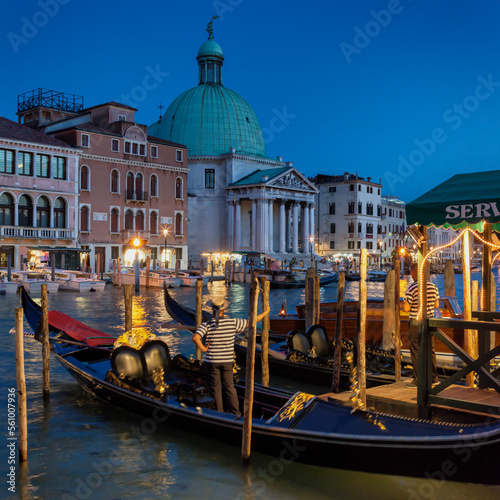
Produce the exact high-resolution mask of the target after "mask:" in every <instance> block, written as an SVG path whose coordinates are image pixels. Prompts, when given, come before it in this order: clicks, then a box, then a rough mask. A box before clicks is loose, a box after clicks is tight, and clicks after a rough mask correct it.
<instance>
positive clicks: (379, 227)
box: [377, 224, 382, 234]
mask: <svg viewBox="0 0 500 500" xmlns="http://www.w3.org/2000/svg"><path fill="white" fill-rule="evenodd" d="M377 234H382V225H381V224H379V225H378V226H377Z"/></svg>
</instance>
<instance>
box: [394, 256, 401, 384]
mask: <svg viewBox="0 0 500 500" xmlns="http://www.w3.org/2000/svg"><path fill="white" fill-rule="evenodd" d="M400 267H401V261H399V260H397V261H396V262H395V265H394V271H395V275H394V372H395V373H394V377H395V381H396V382H401V314H400V302H399V295H400V288H399V286H400V281H401V280H400V276H401V270H400Z"/></svg>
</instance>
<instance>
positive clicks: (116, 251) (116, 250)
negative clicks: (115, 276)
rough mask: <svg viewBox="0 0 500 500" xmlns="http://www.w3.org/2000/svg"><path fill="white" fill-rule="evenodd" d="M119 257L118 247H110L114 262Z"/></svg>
mask: <svg viewBox="0 0 500 500" xmlns="http://www.w3.org/2000/svg"><path fill="white" fill-rule="evenodd" d="M119 257H120V247H111V258H112V259H113V260H116V259H118V258H119Z"/></svg>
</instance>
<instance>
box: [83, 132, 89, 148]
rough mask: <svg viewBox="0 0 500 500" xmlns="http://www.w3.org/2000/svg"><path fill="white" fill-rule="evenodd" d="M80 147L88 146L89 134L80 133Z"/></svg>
mask: <svg viewBox="0 0 500 500" xmlns="http://www.w3.org/2000/svg"><path fill="white" fill-rule="evenodd" d="M82 148H90V135H88V134H82Z"/></svg>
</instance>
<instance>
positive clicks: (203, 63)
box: [148, 32, 266, 156]
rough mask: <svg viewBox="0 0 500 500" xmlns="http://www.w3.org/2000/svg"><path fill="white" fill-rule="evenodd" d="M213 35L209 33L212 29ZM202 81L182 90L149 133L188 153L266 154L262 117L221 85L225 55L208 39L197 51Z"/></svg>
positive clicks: (214, 154) (207, 154) (216, 154)
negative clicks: (174, 144) (185, 148)
mask: <svg viewBox="0 0 500 500" xmlns="http://www.w3.org/2000/svg"><path fill="white" fill-rule="evenodd" d="M209 34H210V32H209ZM196 59H197V60H198V66H199V84H198V86H197V87H194V88H192V89H189V90H187V91H186V92H183V93H182V94H181V95H180V96H179V97H177V99H175V100H174V101H173V102H172V104H170V106H169V107H168V108H167V111H166V112H165V114H164V115H163V118H162V119H161V120H159V121H158V122H156V123H153V124H152V125H151V126H150V127H149V129H148V132H149V134H150V135H154V136H156V137H160V138H162V139H165V140H167V141H172V142H177V143H179V144H185V145H186V146H187V147H188V155H189V156H219V155H221V154H224V153H229V150H230V148H235V149H236V152H237V153H242V154H247V155H251V156H266V147H265V144H264V136H263V134H262V128H261V126H260V124H259V120H258V119H257V116H256V115H255V113H254V111H253V109H252V108H251V107H250V105H249V104H248V103H247V102H246V101H245V99H243V98H242V97H241V96H240V95H238V94H237V93H236V92H234V91H233V90H230V89H228V88H226V87H224V86H223V85H222V64H223V61H224V55H223V54H222V49H221V48H220V45H219V44H218V43H217V42H215V41H214V40H213V38H209V39H208V40H207V41H205V42H204V43H203V44H202V45H201V47H200V50H199V51H198V56H197V58H196Z"/></svg>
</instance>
